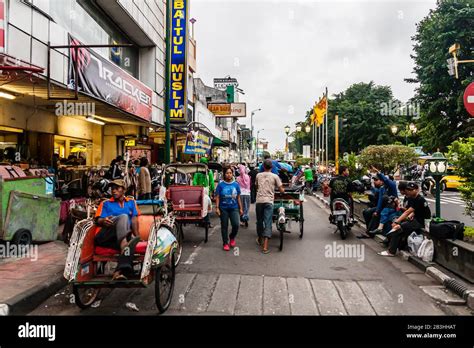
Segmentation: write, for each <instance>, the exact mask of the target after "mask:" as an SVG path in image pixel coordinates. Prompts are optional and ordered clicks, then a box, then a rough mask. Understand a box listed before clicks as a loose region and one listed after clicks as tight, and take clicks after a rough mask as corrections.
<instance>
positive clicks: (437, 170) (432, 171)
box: [426, 152, 448, 218]
mask: <svg viewBox="0 0 474 348" xmlns="http://www.w3.org/2000/svg"><path fill="white" fill-rule="evenodd" d="M426 162H427V164H428V171H427V172H428V173H427V174H428V175H431V176H432V177H433V179H435V182H436V217H437V218H440V217H441V194H440V191H441V190H440V181H441V179H442V178H443V175H446V172H447V171H448V165H447V164H448V160H447V159H446V158H445V157H444V156H443V154H442V153H441V152H435V153H434V154H433V155H432V156H431V157H430V158H428V159H427V160H426Z"/></svg>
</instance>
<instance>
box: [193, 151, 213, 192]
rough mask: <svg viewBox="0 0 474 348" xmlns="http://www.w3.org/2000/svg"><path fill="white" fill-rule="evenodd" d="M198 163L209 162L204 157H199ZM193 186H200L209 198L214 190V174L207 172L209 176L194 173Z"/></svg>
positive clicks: (210, 171)
mask: <svg viewBox="0 0 474 348" xmlns="http://www.w3.org/2000/svg"><path fill="white" fill-rule="evenodd" d="M199 162H200V163H204V164H206V165H207V164H208V163H209V160H208V159H207V158H206V157H201V159H200V160H199ZM193 186H202V187H205V188H207V189H208V192H209V195H210V196H211V195H212V194H213V193H214V190H215V183H214V173H213V172H212V170H209V174H208V175H206V174H204V173H196V174H194V177H193Z"/></svg>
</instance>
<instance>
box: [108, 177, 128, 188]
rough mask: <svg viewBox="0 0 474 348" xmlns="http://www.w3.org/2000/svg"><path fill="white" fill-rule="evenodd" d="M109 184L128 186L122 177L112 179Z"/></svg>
mask: <svg viewBox="0 0 474 348" xmlns="http://www.w3.org/2000/svg"><path fill="white" fill-rule="evenodd" d="M109 186H120V187H123V188H126V186H125V181H123V180H122V179H116V180H114V181H111V182H110V183H109Z"/></svg>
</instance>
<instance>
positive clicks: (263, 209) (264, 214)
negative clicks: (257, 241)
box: [255, 203, 273, 238]
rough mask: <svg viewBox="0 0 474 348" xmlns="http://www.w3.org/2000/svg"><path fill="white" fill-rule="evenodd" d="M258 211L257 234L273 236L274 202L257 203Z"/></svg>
mask: <svg viewBox="0 0 474 348" xmlns="http://www.w3.org/2000/svg"><path fill="white" fill-rule="evenodd" d="M255 210H256V213H257V234H258V236H259V237H260V238H261V237H265V238H272V224H273V219H272V218H273V204H272V203H257V204H256V205H255Z"/></svg>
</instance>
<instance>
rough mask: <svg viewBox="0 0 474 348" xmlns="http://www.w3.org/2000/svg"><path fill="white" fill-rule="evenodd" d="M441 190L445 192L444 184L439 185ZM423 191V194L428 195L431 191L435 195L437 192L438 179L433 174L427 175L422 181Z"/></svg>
mask: <svg viewBox="0 0 474 348" xmlns="http://www.w3.org/2000/svg"><path fill="white" fill-rule="evenodd" d="M439 190H440V192H443V190H444V185H442V184H440V185H439ZM421 191H422V193H423V196H425V197H426V196H427V195H428V193H431V194H432V195H433V196H434V195H435V194H436V181H435V179H434V178H433V177H432V176H425V178H424V180H423V181H422V182H421Z"/></svg>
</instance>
